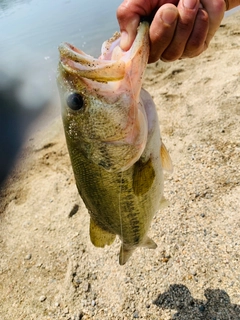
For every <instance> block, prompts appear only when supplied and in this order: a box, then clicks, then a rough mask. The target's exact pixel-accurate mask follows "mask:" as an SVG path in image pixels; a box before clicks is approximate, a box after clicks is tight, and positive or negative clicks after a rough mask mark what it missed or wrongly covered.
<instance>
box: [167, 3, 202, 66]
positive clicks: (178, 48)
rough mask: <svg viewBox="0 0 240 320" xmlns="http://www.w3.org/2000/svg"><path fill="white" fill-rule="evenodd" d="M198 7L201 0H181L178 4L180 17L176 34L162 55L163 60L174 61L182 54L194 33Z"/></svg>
mask: <svg viewBox="0 0 240 320" xmlns="http://www.w3.org/2000/svg"><path fill="white" fill-rule="evenodd" d="M198 9H199V0H180V2H179V5H178V11H179V18H178V23H177V26H176V30H175V34H174V37H173V40H172V42H171V43H170V45H169V47H168V48H167V49H166V50H165V52H164V53H163V55H162V59H163V60H166V61H173V60H177V59H179V58H180V57H181V56H182V54H183V52H184V50H185V46H186V43H187V41H188V39H189V37H190V35H191V33H192V30H193V27H194V22H195V18H196V15H197V13H198Z"/></svg>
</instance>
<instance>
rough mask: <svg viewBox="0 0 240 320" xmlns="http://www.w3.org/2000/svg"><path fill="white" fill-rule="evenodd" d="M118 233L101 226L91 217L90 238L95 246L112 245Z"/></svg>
mask: <svg viewBox="0 0 240 320" xmlns="http://www.w3.org/2000/svg"><path fill="white" fill-rule="evenodd" d="M115 238H116V235H115V234H112V233H110V232H107V231H105V230H103V229H102V228H100V227H99V226H98V225H96V223H95V222H94V221H93V219H90V239H91V242H92V244H93V245H94V246H95V247H99V248H103V247H105V245H108V246H110V245H111V244H112V243H113V241H114V240H115Z"/></svg>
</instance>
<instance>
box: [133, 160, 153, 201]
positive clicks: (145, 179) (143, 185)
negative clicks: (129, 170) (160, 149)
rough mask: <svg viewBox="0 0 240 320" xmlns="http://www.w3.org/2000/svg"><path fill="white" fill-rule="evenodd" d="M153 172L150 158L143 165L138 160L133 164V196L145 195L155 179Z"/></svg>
mask: <svg viewBox="0 0 240 320" xmlns="http://www.w3.org/2000/svg"><path fill="white" fill-rule="evenodd" d="M155 176H156V174H155V170H154V167H153V164H152V159H151V157H150V158H149V160H148V161H147V162H146V163H144V162H142V161H141V159H140V160H138V161H137V162H136V163H135V164H134V171H133V192H134V194H135V195H137V196H139V195H143V194H145V193H146V192H147V191H148V190H149V189H150V188H151V186H152V184H153V181H154V179H155Z"/></svg>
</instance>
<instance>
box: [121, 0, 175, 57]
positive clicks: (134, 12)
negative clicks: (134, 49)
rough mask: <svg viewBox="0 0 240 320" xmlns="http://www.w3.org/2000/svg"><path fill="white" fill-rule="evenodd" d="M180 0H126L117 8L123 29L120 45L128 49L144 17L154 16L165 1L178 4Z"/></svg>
mask: <svg viewBox="0 0 240 320" xmlns="http://www.w3.org/2000/svg"><path fill="white" fill-rule="evenodd" d="M178 1H179V0H151V1H146V0H124V1H123V3H122V4H121V5H120V6H119V7H118V9H117V19H118V23H119V27H120V31H121V42H120V46H121V48H122V49H123V50H125V51H126V50H128V49H129V48H130V47H131V45H132V43H133V41H134V39H135V37H136V33H137V27H138V25H139V22H140V19H141V18H142V17H147V18H150V20H151V18H153V16H154V14H155V12H156V11H157V10H158V9H159V7H161V6H162V5H163V4H164V3H166V2H168V3H174V4H177V3H178Z"/></svg>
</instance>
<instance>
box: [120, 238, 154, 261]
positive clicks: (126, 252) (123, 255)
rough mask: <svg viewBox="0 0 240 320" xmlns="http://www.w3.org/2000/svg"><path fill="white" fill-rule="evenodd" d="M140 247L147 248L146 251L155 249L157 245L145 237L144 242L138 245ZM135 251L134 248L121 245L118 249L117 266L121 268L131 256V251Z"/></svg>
mask: <svg viewBox="0 0 240 320" xmlns="http://www.w3.org/2000/svg"><path fill="white" fill-rule="evenodd" d="M139 246H140V247H144V248H148V249H156V248H157V244H156V243H155V242H154V241H153V240H152V239H150V238H149V237H146V238H145V239H144V241H143V242H142V243H141V244H140V245H139ZM135 249H136V247H131V248H129V247H128V246H126V245H124V244H122V245H121V248H120V253H119V264H120V265H121V266H123V265H124V264H125V263H126V262H127V261H128V260H129V258H130V257H131V255H132V254H133V251H134V250H135Z"/></svg>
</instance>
